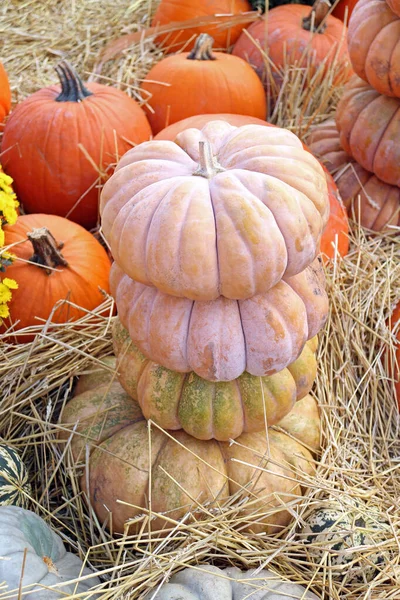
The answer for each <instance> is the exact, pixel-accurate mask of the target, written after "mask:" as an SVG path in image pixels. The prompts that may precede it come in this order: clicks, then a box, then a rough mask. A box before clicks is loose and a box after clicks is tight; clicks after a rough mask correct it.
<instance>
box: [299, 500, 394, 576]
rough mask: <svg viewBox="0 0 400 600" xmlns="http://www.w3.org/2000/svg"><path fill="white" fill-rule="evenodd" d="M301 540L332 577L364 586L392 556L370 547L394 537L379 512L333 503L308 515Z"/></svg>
mask: <svg viewBox="0 0 400 600" xmlns="http://www.w3.org/2000/svg"><path fill="white" fill-rule="evenodd" d="M304 521H305V523H306V525H305V527H304V528H303V529H302V531H301V534H300V535H301V538H302V539H303V541H304V543H305V544H306V548H307V546H308V548H307V554H308V556H309V558H310V559H311V560H312V561H313V562H315V563H319V564H321V565H322V564H323V563H326V564H327V566H328V567H329V569H330V573H331V574H332V577H333V578H335V579H339V580H340V581H342V580H343V581H345V582H346V583H365V582H368V581H371V580H372V579H373V578H374V577H375V576H376V573H377V567H379V565H383V563H385V562H386V561H387V560H389V559H390V557H388V556H386V554H387V553H385V551H384V550H382V549H378V550H377V551H376V552H375V551H374V550H373V549H372V548H371V547H373V546H375V545H377V544H378V543H380V542H382V541H383V540H384V539H385V537H387V536H388V535H389V536H390V535H391V528H390V526H389V523H388V522H387V521H383V520H382V517H381V515H380V513H378V512H377V511H376V510H374V509H373V508H371V507H367V506H366V505H365V504H364V503H362V502H360V501H349V500H348V499H347V500H346V505H342V504H340V503H339V502H338V501H336V500H332V501H331V502H330V503H329V504H328V503H326V504H325V503H324V504H321V505H320V506H316V507H314V508H313V509H311V510H310V511H309V512H308V513H307V514H306V515H305V516H304Z"/></svg>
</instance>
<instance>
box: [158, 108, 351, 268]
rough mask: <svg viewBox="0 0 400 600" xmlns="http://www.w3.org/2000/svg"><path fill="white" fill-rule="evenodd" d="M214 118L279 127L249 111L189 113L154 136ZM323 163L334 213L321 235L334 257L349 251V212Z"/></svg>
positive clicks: (171, 135)
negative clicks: (237, 112)
mask: <svg viewBox="0 0 400 600" xmlns="http://www.w3.org/2000/svg"><path fill="white" fill-rule="evenodd" d="M214 119H218V120H219V121H226V122H227V123H230V124H231V125H235V126H237V127H240V126H241V125H246V124H248V123H254V124H256V125H264V126H267V127H275V125H272V124H271V123H267V122H266V121H262V120H261V119H257V118H256V117H249V116H245V115H230V114H222V115H212V114H211V115H196V116H195V117H188V118H187V119H182V121H177V123H174V124H173V125H169V127H166V128H165V129H162V130H161V131H160V132H159V133H158V134H157V135H156V136H155V137H154V139H156V140H171V141H172V142H173V141H174V140H175V138H176V136H177V135H178V133H180V132H181V131H184V130H185V129H188V128H190V127H196V128H197V129H201V128H202V127H204V125H206V123H208V122H209V121H213V120H214ZM303 147H304V149H305V150H308V151H309V152H311V150H310V149H309V148H308V147H307V146H306V145H305V144H303ZM312 154H313V153H312ZM322 166H323V168H324V170H325V175H326V179H327V184H328V193H329V207H330V214H329V220H328V223H327V225H326V227H325V229H324V232H323V234H322V237H321V245H320V248H321V252H322V255H323V258H324V259H326V258H334V255H335V246H336V247H337V251H338V252H339V254H340V255H341V256H346V254H347V253H348V251H349V220H348V218H347V213H346V210H345V208H344V206H343V202H342V200H341V198H340V194H339V191H338V188H337V186H336V184H335V182H334V180H333V178H332V176H331V174H330V173H329V171H328V170H327V169H326V167H325V166H324V165H322Z"/></svg>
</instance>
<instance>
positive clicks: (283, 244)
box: [101, 121, 329, 301]
mask: <svg viewBox="0 0 400 600" xmlns="http://www.w3.org/2000/svg"><path fill="white" fill-rule="evenodd" d="M101 213H102V227H103V232H104V235H105V237H106V239H107V240H108V242H109V244H110V247H111V251H112V254H113V257H114V259H115V261H116V262H117V263H118V265H119V266H120V267H121V269H122V270H123V271H124V272H125V273H126V274H127V275H129V277H131V278H132V279H133V280H135V281H138V282H140V283H144V284H145V285H154V286H156V287H157V288H158V289H159V290H161V291H162V292H165V293H166V294H170V295H173V296H180V297H185V298H190V299H192V300H201V301H208V300H215V299H216V298H218V296H221V295H222V296H225V297H226V298H230V299H236V300H239V299H245V298H250V297H252V296H254V295H255V294H260V293H264V292H266V291H268V290H269V289H270V288H271V287H273V286H274V285H276V284H277V283H278V281H280V280H281V279H282V277H283V276H285V277H291V276H292V275H296V274H297V273H300V271H303V270H304V269H305V268H306V267H307V266H308V265H309V264H310V263H311V262H312V261H313V260H314V258H315V257H316V255H317V254H318V252H319V242H320V238H321V234H322V230H323V228H324V226H325V225H326V222H327V220H328V217H329V198H328V194H327V184H326V178H325V174H324V171H323V169H322V167H321V165H320V164H319V162H318V161H317V160H316V159H315V158H314V157H313V156H312V155H311V154H310V153H309V152H306V151H305V150H304V149H303V147H302V144H301V142H300V140H299V139H298V138H297V137H296V136H295V135H294V134H292V133H291V132H289V131H287V130H284V129H280V128H277V127H274V128H271V127H263V126H261V125H251V124H250V125H244V126H242V127H233V126H232V125H229V124H228V123H226V122H223V121H210V122H209V123H207V124H206V125H205V126H204V127H203V129H202V130H198V129H187V130H185V131H183V132H182V133H180V134H179V135H178V136H177V138H176V142H175V143H173V142H170V141H163V140H153V141H151V142H146V143H144V144H141V145H140V146H138V147H136V148H133V149H132V150H130V151H129V152H127V153H126V154H125V155H124V157H123V158H122V159H121V160H120V162H119V164H118V166H117V168H116V172H115V174H114V175H113V176H112V177H111V178H110V179H109V180H108V182H107V183H106V184H105V186H104V188H103V191H102V194H101Z"/></svg>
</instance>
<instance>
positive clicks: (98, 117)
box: [1, 63, 151, 227]
mask: <svg viewBox="0 0 400 600" xmlns="http://www.w3.org/2000/svg"><path fill="white" fill-rule="evenodd" d="M57 73H58V75H59V77H60V81H61V93H60V87H59V86H57V85H53V86H50V87H47V88H43V89H41V90H39V91H38V92H35V93H34V94H32V95H31V96H29V97H28V98H27V99H26V100H24V101H23V102H21V103H20V104H18V105H17V107H16V108H15V109H14V110H13V112H12V115H11V116H10V118H9V119H8V121H7V124H6V126H5V130H4V136H3V140H2V144H1V152H2V155H1V160H2V164H3V167H4V170H5V172H6V173H7V174H9V175H11V177H12V178H13V179H14V187H15V191H16V193H17V196H18V199H19V200H20V202H21V203H22V204H23V205H24V208H25V211H26V212H30V213H32V212H33V213H39V212H43V213H51V214H56V215H59V216H62V217H68V218H69V219H71V220H72V221H76V222H78V223H80V224H81V225H83V226H84V227H94V226H95V225H96V223H97V219H98V200H99V190H98V189H97V187H96V182H97V181H98V180H99V177H100V179H103V178H104V177H106V175H109V174H110V169H111V165H112V164H113V163H115V162H116V161H117V160H118V157H119V156H121V155H122V154H124V152H126V151H127V150H128V149H129V148H131V147H132V145H133V144H137V143H139V142H143V141H145V140H148V139H149V138H150V135H151V130H150V126H149V123H148V121H147V119H146V116H145V114H144V112H143V110H142V109H141V108H140V106H139V105H138V104H137V103H136V102H135V100H133V99H132V98H129V96H128V95H127V94H125V93H124V92H122V91H121V90H117V89H115V88H113V87H110V86H106V85H101V84H99V83H88V84H87V86H84V85H83V84H82V82H81V80H80V79H79V77H78V76H77V74H76V73H75V72H74V71H73V69H72V68H71V67H70V66H69V65H68V64H66V63H61V64H60V65H59V67H58V68H57Z"/></svg>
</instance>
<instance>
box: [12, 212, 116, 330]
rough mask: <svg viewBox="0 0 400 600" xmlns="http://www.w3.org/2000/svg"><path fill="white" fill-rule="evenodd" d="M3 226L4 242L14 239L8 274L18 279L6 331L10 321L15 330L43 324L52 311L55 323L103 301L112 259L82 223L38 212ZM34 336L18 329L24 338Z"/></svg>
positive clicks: (81, 312)
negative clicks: (78, 223)
mask: <svg viewBox="0 0 400 600" xmlns="http://www.w3.org/2000/svg"><path fill="white" fill-rule="evenodd" d="M4 231H5V243H6V245H12V247H11V251H12V253H13V254H14V255H15V256H16V257H17V258H16V260H15V261H14V262H13V264H12V265H11V266H9V267H7V270H6V276H7V277H9V278H11V279H14V280H15V281H16V282H17V283H18V289H17V290H13V293H12V300H11V302H10V304H9V309H10V318H9V319H4V325H3V327H2V331H4V330H5V328H7V326H10V325H13V331H18V330H20V329H22V328H24V327H30V326H32V325H40V324H43V323H44V322H46V321H47V320H48V319H49V317H50V315H51V322H52V323H64V322H66V321H70V320H71V321H74V320H76V319H78V318H79V317H82V316H84V314H86V311H90V310H93V309H94V308H96V307H97V306H98V305H99V304H101V303H102V302H103V301H104V293H102V290H104V291H106V292H108V289H109V284H108V279H109V273H110V260H109V258H108V256H107V253H106V251H105V250H104V248H103V247H102V246H101V244H100V243H99V242H98V241H97V240H96V239H95V238H94V237H93V236H92V234H91V233H89V232H88V231H86V230H85V229H83V227H81V226H80V225H77V224H76V223H73V222H72V221H69V220H68V219H64V218H62V217H58V216H54V215H42V214H37V215H24V216H21V217H19V218H18V221H17V222H16V224H15V225H12V226H10V225H7V226H6V227H4ZM19 259H21V260H19ZM63 300H68V301H69V302H68V303H67V302H62V301H63ZM57 302H59V306H58V307H57V308H54V307H55V304H56V303H57ZM75 305H76V306H75ZM78 307H82V308H78ZM53 309H54V310H53ZM32 337H33V336H31V335H29V334H25V335H18V334H16V335H15V339H16V340H17V341H23V342H26V341H29V340H31V339H32Z"/></svg>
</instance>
